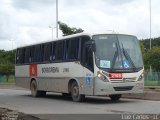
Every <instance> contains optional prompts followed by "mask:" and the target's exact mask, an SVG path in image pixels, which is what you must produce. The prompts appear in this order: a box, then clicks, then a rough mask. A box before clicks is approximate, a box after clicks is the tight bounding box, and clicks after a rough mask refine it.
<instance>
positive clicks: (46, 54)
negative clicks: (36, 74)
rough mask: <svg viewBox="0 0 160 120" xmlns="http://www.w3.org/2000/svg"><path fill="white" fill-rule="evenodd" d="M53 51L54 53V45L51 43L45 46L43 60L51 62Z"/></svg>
mask: <svg viewBox="0 0 160 120" xmlns="http://www.w3.org/2000/svg"><path fill="white" fill-rule="evenodd" d="M51 51H52V44H51V43H46V44H44V51H43V60H44V61H45V62H49V61H51V60H52V58H51Z"/></svg>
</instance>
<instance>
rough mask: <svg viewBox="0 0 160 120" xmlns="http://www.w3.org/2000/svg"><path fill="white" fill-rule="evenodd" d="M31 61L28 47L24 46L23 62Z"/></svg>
mask: <svg viewBox="0 0 160 120" xmlns="http://www.w3.org/2000/svg"><path fill="white" fill-rule="evenodd" d="M30 61H31V58H30V47H26V48H25V59H24V63H29V62H30Z"/></svg>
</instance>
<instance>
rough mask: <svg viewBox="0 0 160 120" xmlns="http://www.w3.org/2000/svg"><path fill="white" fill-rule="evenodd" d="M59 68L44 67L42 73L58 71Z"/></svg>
mask: <svg viewBox="0 0 160 120" xmlns="http://www.w3.org/2000/svg"><path fill="white" fill-rule="evenodd" d="M58 72H59V68H58V67H44V68H42V73H58Z"/></svg>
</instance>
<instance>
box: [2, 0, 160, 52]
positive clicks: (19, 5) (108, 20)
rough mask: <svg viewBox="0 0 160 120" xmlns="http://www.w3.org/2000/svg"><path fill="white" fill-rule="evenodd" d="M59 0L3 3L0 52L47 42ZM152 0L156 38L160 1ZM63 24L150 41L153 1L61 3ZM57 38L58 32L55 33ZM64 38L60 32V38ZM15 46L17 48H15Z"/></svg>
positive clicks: (159, 27)
mask: <svg viewBox="0 0 160 120" xmlns="http://www.w3.org/2000/svg"><path fill="white" fill-rule="evenodd" d="M55 1H56V0H0V49H5V50H10V49H12V47H13V48H16V47H19V46H22V45H27V44H32V43H37V42H41V41H47V40H49V39H51V37H52V34H51V33H52V30H51V28H49V27H48V26H52V27H55V26H56V14H55V13H56V12H55V10H56V7H55ZM151 1H152V37H159V36H160V7H159V5H160V0H151ZM58 7H59V21H61V22H64V23H66V24H68V25H69V26H71V27H77V28H82V29H83V30H84V31H86V32H97V31H102V32H105V31H106V32H108V31H110V30H114V31H115V32H118V33H128V34H133V35H136V36H137V37H138V38H139V39H142V38H149V36H150V35H149V0H58ZM53 33H54V34H53V37H54V38H55V37H56V29H54V31H53ZM61 35H62V33H61V31H59V37H60V36H61ZM12 44H13V46H12Z"/></svg>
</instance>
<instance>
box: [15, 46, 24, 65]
mask: <svg viewBox="0 0 160 120" xmlns="http://www.w3.org/2000/svg"><path fill="white" fill-rule="evenodd" d="M16 63H17V64H23V63H24V48H19V49H18V50H17V56H16Z"/></svg>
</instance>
